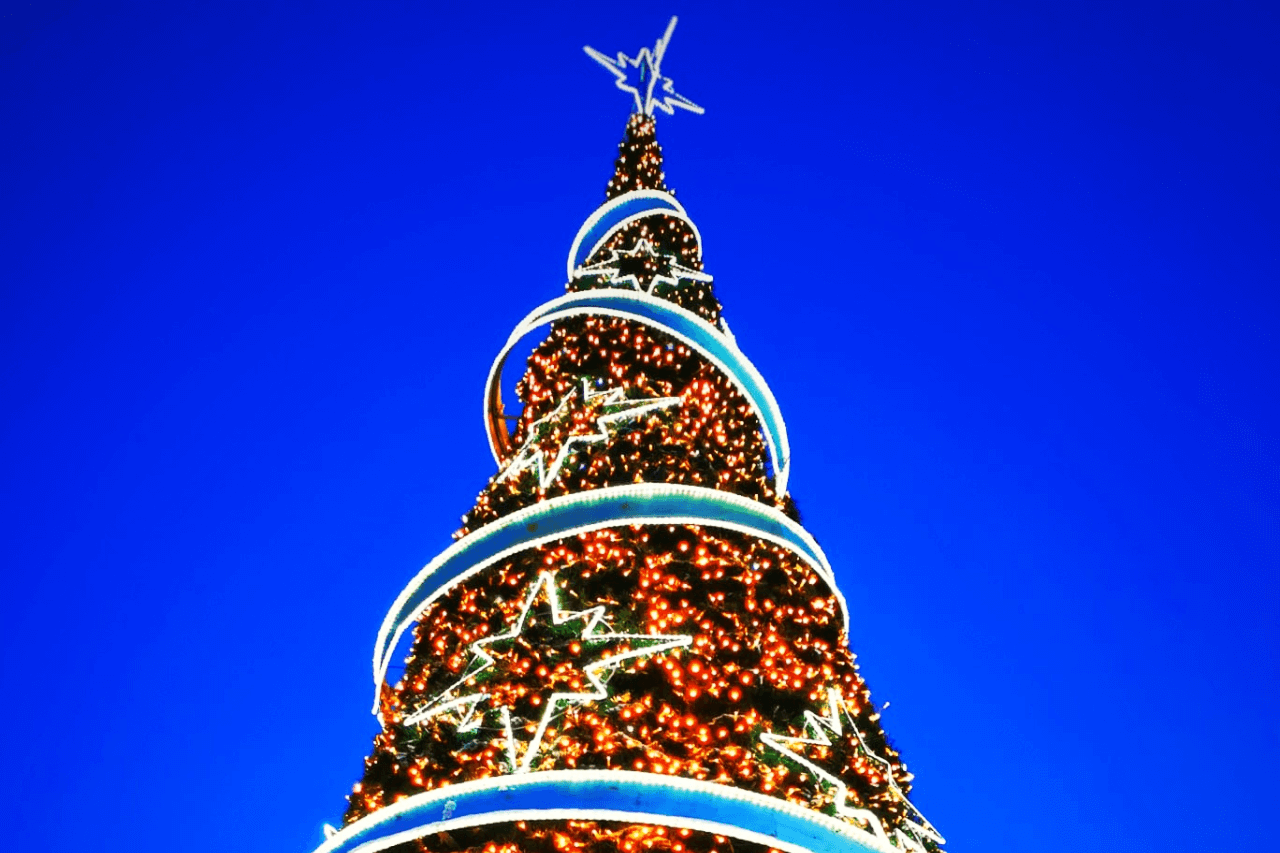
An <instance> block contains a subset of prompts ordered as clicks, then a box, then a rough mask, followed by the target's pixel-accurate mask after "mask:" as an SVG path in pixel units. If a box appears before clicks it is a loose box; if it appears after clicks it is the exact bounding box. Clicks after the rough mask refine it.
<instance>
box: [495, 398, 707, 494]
mask: <svg viewBox="0 0 1280 853" xmlns="http://www.w3.org/2000/svg"><path fill="white" fill-rule="evenodd" d="M589 383H590V380H589V379H584V380H582V395H581V396H582V401H583V403H584V404H586V405H588V406H599V407H600V408H601V409H603V410H605V412H604V414H602V415H600V417H598V418H596V432H594V433H587V434H585V435H571V436H569V437H568V438H566V439H565V441H564V443H563V444H562V445H560V450H559V451H558V452H557V453H556V455H555V458H554V459H553V460H552V462H551V464H550V465H548V464H547V454H546V452H545V451H544V450H543V449H542V448H541V447H539V446H538V445H537V442H538V439H539V437H540V436H539V433H540V432H541V430H540V427H542V426H543V425H545V424H548V423H551V422H553V421H556V420H559V419H561V418H563V417H564V415H565V412H566V411H567V410H568V408H569V404H570V402H571V401H572V399H573V398H574V397H576V396H578V389H577V388H576V387H575V388H573V389H572V390H570V391H569V393H568V394H565V396H564V398H563V399H562V400H561V401H560V404H559V405H558V406H556V408H555V411H553V412H552V413H551V414H549V415H547V416H546V417H544V418H539V419H538V420H536V421H534V422H533V423H532V424H530V425H529V431H528V438H526V439H525V442H524V444H522V445H520V449H519V450H517V451H516V453H515V455H514V456H513V457H512V459H511V463H510V464H509V465H508V466H507V467H506V469H505V470H503V472H502V473H501V474H499V475H498V480H497V481H498V482H502V481H503V480H505V479H507V478H508V477H514V476H516V475H518V474H520V473H521V472H523V471H527V470H530V469H532V470H533V471H534V472H536V473H537V475H538V488H540V489H543V490H544V491H545V490H546V489H547V488H548V487H550V485H551V484H552V483H554V482H555V481H556V478H557V477H559V476H560V471H561V470H562V469H563V468H564V464H565V463H566V462H567V461H569V457H571V456H573V454H574V453H576V452H577V449H578V448H579V447H584V446H586V445H588V444H599V443H601V442H607V441H608V440H609V436H610V434H611V433H610V430H611V429H613V428H616V427H617V426H618V424H620V423H622V422H623V421H628V420H631V419H633V418H638V417H640V416H641V415H647V414H648V413H650V412H656V411H658V410H660V409H666V408H669V407H671V406H678V405H680V404H681V403H683V402H684V398H683V397H654V398H647V399H640V400H630V399H627V395H626V394H627V392H626V389H624V388H606V389H605V390H603V391H593V390H591V389H590V387H589Z"/></svg>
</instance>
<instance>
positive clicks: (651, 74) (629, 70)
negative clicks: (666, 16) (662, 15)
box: [583, 17, 706, 116]
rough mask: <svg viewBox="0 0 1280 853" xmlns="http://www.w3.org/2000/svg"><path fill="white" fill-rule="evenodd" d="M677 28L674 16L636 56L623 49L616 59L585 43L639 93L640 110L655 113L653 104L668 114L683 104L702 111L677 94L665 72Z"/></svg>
mask: <svg viewBox="0 0 1280 853" xmlns="http://www.w3.org/2000/svg"><path fill="white" fill-rule="evenodd" d="M675 29H676V19H675V18H674V17H673V18H672V19H671V23H669V24H667V31H666V32H665V33H663V34H662V38H660V39H658V41H657V44H655V45H654V46H653V50H652V51H650V50H649V48H647V47H642V48H640V52H639V53H637V54H636V56H635V58H634V59H632V58H631V57H629V56H627V55H626V54H625V53H622V52H621V51H620V52H619V53H618V58H617V59H612V58H610V57H608V56H606V55H604V54H603V53H601V52H600V51H598V50H596V49H595V48H593V47H584V48H583V50H585V51H586V52H587V56H590V57H591V58H592V59H594V60H595V61H596V62H599V63H600V64H601V65H603V66H604V67H605V68H607V69H609V71H611V72H612V73H613V76H614V77H615V78H616V79H615V80H614V85H615V86H617V87H618V88H619V89H621V90H622V91H624V92H630V93H631V95H632V96H633V97H635V99H636V112H638V113H644V114H645V115H649V116H651V115H653V108H654V107H657V108H658V109H660V110H662V111H663V112H665V113H666V114H667V115H674V114H675V108H676V107H679V108H680V109H682V110H688V111H689V112H692V113H698V114H699V115H701V114H702V113H704V112H706V110H704V109H703V108H702V107H700V106H698V105H697V104H695V103H694V102H693V101H690V100H689V99H688V98H686V97H684V96H683V95H677V94H676V91H675V83H673V82H672V80H671V78H670V77H663V76H662V55H663V54H664V53H666V52H667V44H668V43H669V42H670V41H671V34H672V33H673V32H675ZM655 90H657V92H658V94H657V95H655V94H654V93H655Z"/></svg>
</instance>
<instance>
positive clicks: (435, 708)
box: [404, 572, 693, 773]
mask: <svg viewBox="0 0 1280 853" xmlns="http://www.w3.org/2000/svg"><path fill="white" fill-rule="evenodd" d="M540 595H545V596H546V598H547V602H548V606H549V610H550V616H551V621H552V624H555V625H563V624H564V623H566V622H571V621H582V622H583V627H582V634H581V635H580V637H579V639H581V640H582V641H583V642H584V643H591V644H596V643H604V642H608V643H615V644H622V645H628V646H634V647H635V648H631V649H630V650H629V651H625V652H619V653H618V654H612V655H609V656H607V657H604V658H602V659H600V660H598V661H595V662H593V663H589V664H587V665H585V666H583V667H582V673H583V675H585V676H586V677H587V679H588V680H589V681H590V682H591V686H592V687H593V688H594V689H593V690H590V691H581V692H576V693H560V692H556V693H552V694H551V696H550V698H549V699H547V702H546V706H545V708H544V710H543V712H542V719H541V720H540V721H539V722H538V728H537V731H536V732H535V733H534V736H533V739H532V740H531V741H530V742H529V745H528V746H527V747H526V748H525V750H524V755H523V756H518V755H517V751H518V750H517V745H516V739H515V736H514V734H513V732H512V729H511V709H510V708H508V707H506V706H503V707H501V708H500V709H499V713H500V715H501V717H502V725H503V732H504V736H505V738H506V745H507V761H508V767H509V768H510V769H511V772H513V773H527V772H529V768H530V766H531V765H532V763H533V760H534V758H535V757H537V754H538V750H539V749H540V748H541V746H542V738H543V736H544V735H545V734H546V732H547V726H548V725H550V723H551V719H552V717H553V716H554V715H555V712H556V710H557V709H559V708H560V707H561V706H562V705H586V704H589V703H591V702H595V701H598V700H600V699H604V698H606V697H607V696H608V695H609V690H608V686H607V684H606V682H607V680H608V677H609V675H612V673H613V672H615V671H616V670H617V668H618V666H619V664H621V663H623V662H624V661H628V660H632V659H633V658H639V657H643V656H645V655H652V654H657V653H658V652H662V651H666V650H668V649H674V648H680V647H683V646H687V645H689V644H690V643H692V642H693V638H692V637H689V636H688V635H685V634H619V633H617V632H616V631H614V630H612V629H611V628H609V626H608V623H607V622H606V621H605V618H604V607H603V605H601V606H597V607H591V608H588V609H587V610H580V611H573V612H569V611H565V610H564V609H562V608H561V606H560V594H559V592H558V590H557V589H556V582H555V574H554V573H553V572H542V573H540V574H539V575H538V579H537V581H535V582H534V584H533V585H532V587H531V588H530V589H529V592H528V593H527V594H526V595H525V599H524V603H523V605H522V606H521V608H520V615H519V616H518V617H517V618H516V621H515V622H514V623H513V624H512V626H511V629H510V630H509V631H507V632H506V633H504V634H497V635H495V636H492V637H486V638H484V639H482V640H477V641H476V642H474V643H472V644H471V653H472V655H473V658H472V661H471V662H470V663H469V664H468V665H467V669H466V671H465V672H464V673H463V674H462V677H461V678H459V679H458V680H457V681H456V682H454V683H453V684H452V685H450V686H449V687H447V688H445V689H444V690H443V691H441V692H440V694H439V695H438V696H437V697H436V698H435V699H433V700H432V701H431V702H430V703H428V704H427V705H426V706H425V707H424V708H422V709H420V710H418V711H415V712H413V713H412V714H410V715H408V716H407V717H405V720H404V722H405V723H406V724H407V725H413V724H417V723H421V722H425V721H426V720H429V719H431V718H432V717H436V716H439V715H441V714H446V713H452V712H458V713H459V714H460V717H461V719H460V721H459V722H458V731H459V733H463V732H473V731H476V730H477V729H479V728H480V723H481V722H482V719H483V714H479V713H477V712H476V709H477V707H478V706H479V705H480V704H481V703H483V702H485V701H486V700H488V699H489V698H490V694H488V693H486V692H485V691H483V690H481V691H477V692H475V693H471V694H468V695H465V696H457V695H456V694H457V693H458V692H459V691H460V690H461V689H462V688H463V687H464V685H467V684H469V683H471V682H472V681H473V680H474V679H475V678H476V676H478V675H480V674H481V673H483V672H485V671H486V670H488V669H490V668H492V667H493V666H494V663H495V660H494V658H493V656H492V655H491V654H489V652H488V647H489V646H492V645H493V644H494V643H499V642H503V641H505V640H514V639H516V638H517V637H519V636H520V635H521V634H522V633H524V629H525V623H526V622H527V621H528V618H529V611H530V610H532V609H533V606H534V604H535V602H537V600H538V598H539V596H540Z"/></svg>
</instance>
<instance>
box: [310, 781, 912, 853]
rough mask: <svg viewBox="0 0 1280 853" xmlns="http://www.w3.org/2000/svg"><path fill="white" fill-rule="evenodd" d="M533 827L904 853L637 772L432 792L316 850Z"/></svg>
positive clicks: (796, 809) (804, 811)
mask: <svg viewBox="0 0 1280 853" xmlns="http://www.w3.org/2000/svg"><path fill="white" fill-rule="evenodd" d="M525 820H527V821H538V820H594V821H613V822H620V823H641V824H651V825H655V826H667V827H672V828H677V829H692V830H695V831H698V832H708V833H713V834H715V835H721V836H724V837H727V838H733V839H737V840H741V841H748V842H751V843H754V844H760V845H763V846H766V847H773V848H776V849H779V850H784V851H787V853H902V850H901V849H900V848H895V847H894V846H893V845H892V844H891V843H889V842H886V841H884V840H882V839H880V838H878V837H877V836H875V835H874V834H872V833H870V832H868V831H866V830H863V829H861V828H859V827H856V826H854V825H852V824H849V823H846V822H844V821H841V820H837V819H835V818H831V817H828V816H827V815H824V814H822V813H820V812H817V811H814V810H812V809H808V808H805V807H803V806H799V805H796V804H795V803H791V802H788V801H786V800H783V799H779V798H777V797H770V796H766V795H764V794H758V793H756V792H754V791H747V790H744V789H741V788H735V787H733V786H731V785H721V784H718V783H715V782H704V781H700V780H696V779H685V778H681V777H672V776H660V775H657V774H652V773H639V772H635V771H631V770H541V771H537V772H533V773H526V774H521V775H519V776H497V777H490V778H487V779H478V780H475V781H472V782H462V783H459V784H456V785H449V786H446V787H444V788H439V789H437V790H434V791H424V792H423V793H421V794H414V795H413V796H410V797H406V798H405V799H403V800H400V801H399V802H395V803H391V804H390V805H387V806H385V807H384V808H381V809H379V810H378V811H376V812H373V813H372V814H369V815H366V816H365V817H363V818H361V819H360V820H357V821H355V822H353V823H351V824H349V825H347V826H346V827H343V829H342V830H341V831H340V832H339V833H338V834H337V835H335V836H333V837H332V838H328V839H327V840H326V841H325V842H324V843H323V844H321V845H320V846H319V847H318V848H316V850H315V851H314V853H376V851H381V850H387V849H389V848H392V847H394V846H396V845H398V844H403V843H405V842H408V841H413V840H415V839H418V838H425V837H427V836H429V835H435V834H437V833H441V832H453V831H456V830H459V829H468V828H471V827H477V826H492V825H495V824H507V823H515V822H517V821H525Z"/></svg>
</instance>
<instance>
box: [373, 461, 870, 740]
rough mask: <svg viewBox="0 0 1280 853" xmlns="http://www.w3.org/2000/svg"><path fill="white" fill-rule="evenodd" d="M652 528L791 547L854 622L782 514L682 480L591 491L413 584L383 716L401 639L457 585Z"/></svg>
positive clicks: (377, 668) (506, 524) (381, 675)
mask: <svg viewBox="0 0 1280 853" xmlns="http://www.w3.org/2000/svg"><path fill="white" fill-rule="evenodd" d="M659 504H661V505H662V506H661V507H660V508H659V509H655V508H654V507H655V505H659ZM668 504H670V505H675V506H677V507H678V511H672V509H671V507H670V506H668ZM566 519H569V521H566ZM645 524H654V525H664V524H665V525H670V524H696V525H702V526H705V527H709V528H712V529H716V528H719V529H724V530H733V531H736V532H739V533H745V534H747V535H750V536H755V537H757V538H759V539H762V540H764V541H766V542H770V543H772V544H774V545H778V546H779V547H782V548H786V549H787V550H788V551H790V552H791V553H792V554H794V555H795V556H796V557H797V558H799V559H800V560H801V561H802V562H804V563H805V564H806V565H807V566H809V567H810V568H811V569H813V570H814V572H815V573H816V574H817V575H818V577H819V578H821V579H822V581H823V583H825V584H826V586H827V588H828V589H829V590H830V591H831V593H832V595H834V596H835V598H836V604H837V606H838V607H839V610H840V618H841V620H842V622H841V624H842V626H848V624H849V607H848V604H847V602H846V601H845V599H844V596H843V595H842V594H841V592H840V589H839V588H838V587H837V586H836V581H835V575H834V573H833V572H832V569H831V564H830V562H828V560H827V556H826V554H824V553H823V551H822V548H821V547H820V546H819V545H818V543H817V541H816V540H815V539H814V538H813V536H811V535H810V534H809V532H808V531H807V530H805V529H804V528H803V527H801V526H800V525H799V524H797V523H796V522H795V521H793V520H791V519H790V518H788V517H787V516H786V515H784V514H783V513H782V512H780V511H778V510H777V509H774V508H773V507H770V506H766V505H765V504H762V503H760V502H758V501H753V500H751V499H750V498H746V497H743V496H742V495H736V494H734V493H732V492H725V491H721V490H719V489H709V488H706V487H703V486H689V485H683V484H677V483H634V484H628V485H625V486H609V487H607V488H603V489H591V490H589V491H585V492H575V493H573V494H568V495H560V496H557V497H554V498H550V499H548V500H545V501H539V502H538V503H536V504H533V505H532V506H527V507H525V508H524V509H521V510H517V511H516V512H513V513H511V514H510V515H506V516H503V517H502V518H500V519H498V520H497V521H494V522H491V523H490V524H487V525H485V526H484V527H481V528H480V529H479V530H476V531H475V532H473V533H470V534H468V535H467V536H465V537H463V538H462V539H459V540H458V541H457V542H454V543H453V544H452V545H450V546H449V547H448V548H446V549H445V550H444V551H443V552H441V553H440V554H438V555H437V556H436V557H435V559H433V560H432V561H431V562H429V563H427V565H426V566H424V567H423V568H422V570H421V571H419V572H418V574H417V575H415V576H414V577H413V579H412V580H410V581H409V583H408V585H406V586H405V588H404V589H403V590H401V591H400V594H399V595H398V596H396V600H395V602H394V603H393V604H392V605H391V608H390V609H389V610H388V611H387V615H386V617H385V618H384V619H383V620H382V627H381V628H379V629H378V638H377V641H376V642H375V643H374V650H373V683H374V703H373V713H374V714H378V713H379V705H378V696H379V695H380V694H381V688H382V684H383V682H384V681H385V680H386V677H387V668H388V667H389V666H390V664H391V655H392V652H393V651H394V649H395V646H396V644H397V643H398V642H399V640H400V637H402V636H403V635H404V633H405V632H406V631H408V630H409V628H410V627H411V626H412V625H413V623H414V622H416V621H417V620H418V618H419V617H420V616H421V615H422V614H423V613H424V612H425V611H426V610H427V608H428V607H430V606H431V605H432V604H434V603H435V602H436V601H438V600H439V599H440V598H441V597H442V596H444V595H447V594H448V593H449V591H450V590H452V589H454V588H455V587H456V586H457V585H458V584H460V583H463V582H464V581H466V580H467V579H468V578H470V577H473V576H474V575H476V574H477V573H478V572H481V571H484V570H485V569H486V568H488V567H490V566H492V565H494V564H496V563H499V562H501V561H502V560H505V559H507V558H508V557H511V556H513V555H515V554H518V553H520V552H521V551H525V550H528V549H530V548H536V547H538V546H539V545H545V544H547V543H550V542H556V541H559V540H561V539H565V538H567V537H570V536H576V535H578V534H579V533H588V532H591V531H593V530H603V529H606V528H610V527H625V526H631V525H645Z"/></svg>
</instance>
